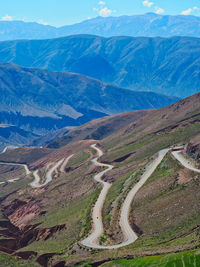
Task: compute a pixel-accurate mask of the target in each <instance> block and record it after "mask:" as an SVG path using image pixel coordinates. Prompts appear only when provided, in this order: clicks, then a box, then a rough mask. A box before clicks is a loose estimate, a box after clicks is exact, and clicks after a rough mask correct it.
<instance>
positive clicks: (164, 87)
mask: <svg viewBox="0 0 200 267" xmlns="http://www.w3.org/2000/svg"><path fill="white" fill-rule="evenodd" d="M199 47H200V39H198V38H191V37H172V38H168V39H165V38H159V37H157V38H146V37H138V38H135V37H112V38H103V37H98V36H90V35H76V36H69V37H66V38H59V39H53V40H38V41H37V40H34V41H27V40H22V41H10V42H0V61H1V62H13V63H16V64H19V65H22V66H26V67H37V68H44V69H48V70H55V71H70V72H75V73H81V74H84V75H87V76H90V77H93V78H96V79H99V80H102V81H104V82H109V83H112V84H115V85H117V86H120V87H125V88H130V89H132V90H139V91H141V90H145V91H154V92H157V93H161V94H165V95H176V96H179V97H185V96H189V95H192V94H194V93H197V92H199V88H200V83H199V81H200V79H199V75H200V73H199V62H200V61H199V60H200V49H199Z"/></svg>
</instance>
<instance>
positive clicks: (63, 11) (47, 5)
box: [0, 0, 200, 26]
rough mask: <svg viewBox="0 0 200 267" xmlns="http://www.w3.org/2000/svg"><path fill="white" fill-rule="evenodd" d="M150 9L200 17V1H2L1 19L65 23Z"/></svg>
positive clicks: (132, 13)
mask: <svg viewBox="0 0 200 267" xmlns="http://www.w3.org/2000/svg"><path fill="white" fill-rule="evenodd" d="M147 12H156V13H159V14H163V15H165V14H166V15H168V14H170V15H177V14H181V13H182V14H184V15H195V16H200V0H105V1H104V0H102V1H101V0H6V1H3V0H1V9H0V18H1V20H24V21H36V22H40V23H44V24H50V25H54V26H62V25H68V24H73V23H76V22H80V21H82V20H85V19H88V18H94V17H96V16H98V15H101V16H120V15H134V14H143V13H147Z"/></svg>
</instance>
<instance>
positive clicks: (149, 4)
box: [142, 0, 154, 7]
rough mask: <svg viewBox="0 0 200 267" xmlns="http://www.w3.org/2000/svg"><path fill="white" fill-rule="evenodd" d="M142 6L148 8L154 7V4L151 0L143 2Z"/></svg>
mask: <svg viewBox="0 0 200 267" xmlns="http://www.w3.org/2000/svg"><path fill="white" fill-rule="evenodd" d="M142 4H143V6H147V7H151V6H153V5H154V3H153V2H149V0H144V1H143V2H142Z"/></svg>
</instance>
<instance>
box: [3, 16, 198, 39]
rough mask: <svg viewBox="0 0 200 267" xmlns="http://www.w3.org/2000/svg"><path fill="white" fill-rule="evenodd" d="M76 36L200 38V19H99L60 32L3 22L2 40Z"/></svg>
mask: <svg viewBox="0 0 200 267" xmlns="http://www.w3.org/2000/svg"><path fill="white" fill-rule="evenodd" d="M74 34H93V35H100V36H105V37H110V36H122V35H123V36H134V37H138V36H146V37H156V36H161V37H170V36H193V37H199V36H200V18H199V17H195V16H183V15H179V16H167V15H164V16H163V15H157V14H155V13H147V14H143V15H134V16H121V17H107V18H103V17H97V18H94V19H90V20H85V21H83V22H81V23H76V24H73V25H68V26H63V27H60V28H56V27H52V26H45V25H42V24H38V23H35V22H23V21H1V22H0V40H1V41H2V40H16V39H47V38H55V37H63V36H67V35H74Z"/></svg>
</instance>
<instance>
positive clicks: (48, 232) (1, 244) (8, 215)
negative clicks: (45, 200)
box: [0, 199, 65, 258]
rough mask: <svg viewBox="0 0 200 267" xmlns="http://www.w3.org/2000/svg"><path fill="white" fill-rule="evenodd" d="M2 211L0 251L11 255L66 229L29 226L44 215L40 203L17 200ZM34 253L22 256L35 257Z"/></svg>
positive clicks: (36, 225)
mask: <svg viewBox="0 0 200 267" xmlns="http://www.w3.org/2000/svg"><path fill="white" fill-rule="evenodd" d="M1 211H2V213H3V215H4V217H5V219H4V220H2V221H0V228H2V229H1V230H0V251H3V252H6V253H9V254H13V253H15V252H16V251H17V250H19V249H21V248H23V247H26V246H27V245H29V244H31V243H33V242H35V241H42V240H47V239H48V238H51V237H52V236H53V235H54V234H55V233H56V232H59V231H61V230H63V229H64V228H65V225H64V224H63V225H56V226H53V227H49V228H40V227H39V226H40V224H34V225H29V224H28V223H29V222H30V221H31V220H32V219H33V218H35V217H37V216H38V215H41V214H43V213H44V211H41V203H40V201H34V200H31V201H29V202H26V201H22V200H19V199H15V200H13V201H12V202H11V203H10V204H9V205H6V206H3V205H2V206H1ZM33 253H34V252H31V253H28V254H25V255H21V256H23V257H22V258H27V257H29V254H30V255H33ZM19 256H20V255H19ZM21 256H20V257H21Z"/></svg>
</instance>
